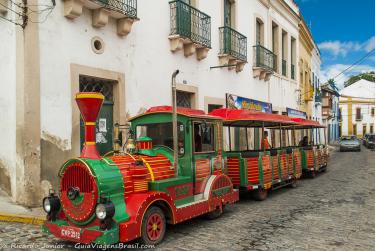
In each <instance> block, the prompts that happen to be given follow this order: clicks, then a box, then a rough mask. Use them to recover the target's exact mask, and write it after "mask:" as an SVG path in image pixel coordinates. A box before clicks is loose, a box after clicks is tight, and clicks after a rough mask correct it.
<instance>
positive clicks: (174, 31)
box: [169, 0, 211, 48]
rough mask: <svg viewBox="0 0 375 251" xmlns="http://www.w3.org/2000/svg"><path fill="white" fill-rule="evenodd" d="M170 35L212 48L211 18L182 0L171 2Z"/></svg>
mask: <svg viewBox="0 0 375 251" xmlns="http://www.w3.org/2000/svg"><path fill="white" fill-rule="evenodd" d="M169 5H170V22H171V31H170V35H179V36H181V37H183V38H188V39H190V40H191V41H192V42H194V43H197V44H200V45H203V46H204V47H207V48H211V17H210V16H209V15H207V14H205V13H203V12H201V11H199V10H198V9H196V8H194V7H192V6H191V5H189V4H187V3H184V2H182V1H181V0H176V1H171V2H169Z"/></svg>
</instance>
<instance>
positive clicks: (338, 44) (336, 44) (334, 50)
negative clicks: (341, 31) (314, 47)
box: [318, 36, 375, 57]
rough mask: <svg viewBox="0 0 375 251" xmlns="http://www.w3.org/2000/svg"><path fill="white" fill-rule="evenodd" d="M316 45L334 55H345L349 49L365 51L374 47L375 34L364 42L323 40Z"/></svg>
mask: <svg viewBox="0 0 375 251" xmlns="http://www.w3.org/2000/svg"><path fill="white" fill-rule="evenodd" d="M318 47H319V49H320V50H322V51H327V52H329V53H330V54H331V55H333V56H334V57H337V56H342V57H346V55H347V54H348V52H349V51H366V52H369V51H371V50H373V49H375V36H373V37H371V38H370V39H368V40H367V41H365V42H364V43H360V42H355V41H346V42H342V41H339V40H335V41H325V42H322V43H320V44H318Z"/></svg>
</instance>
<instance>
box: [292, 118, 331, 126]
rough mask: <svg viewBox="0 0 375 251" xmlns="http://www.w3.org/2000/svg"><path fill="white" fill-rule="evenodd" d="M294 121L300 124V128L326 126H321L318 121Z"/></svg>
mask: <svg viewBox="0 0 375 251" xmlns="http://www.w3.org/2000/svg"><path fill="white" fill-rule="evenodd" d="M292 120H293V121H295V122H296V123H298V125H299V126H302V127H320V128H323V127H325V126H324V125H321V124H320V123H319V122H318V121H315V120H309V119H302V118H292Z"/></svg>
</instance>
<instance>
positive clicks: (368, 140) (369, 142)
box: [364, 134, 375, 149]
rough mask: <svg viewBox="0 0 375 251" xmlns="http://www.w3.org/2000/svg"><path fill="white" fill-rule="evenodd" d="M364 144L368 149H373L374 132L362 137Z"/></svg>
mask: <svg viewBox="0 0 375 251" xmlns="http://www.w3.org/2000/svg"><path fill="white" fill-rule="evenodd" d="M364 145H365V146H366V147H367V148H368V149H375V134H368V135H366V138H365V139H364Z"/></svg>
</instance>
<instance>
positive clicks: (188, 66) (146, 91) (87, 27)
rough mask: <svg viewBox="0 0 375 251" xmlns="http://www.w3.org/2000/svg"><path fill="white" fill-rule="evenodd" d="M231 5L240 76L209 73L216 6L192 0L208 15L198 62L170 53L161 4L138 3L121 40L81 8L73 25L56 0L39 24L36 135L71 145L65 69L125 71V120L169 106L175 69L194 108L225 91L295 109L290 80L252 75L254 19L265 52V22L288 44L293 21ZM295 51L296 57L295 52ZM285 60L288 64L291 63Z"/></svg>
mask: <svg viewBox="0 0 375 251" xmlns="http://www.w3.org/2000/svg"><path fill="white" fill-rule="evenodd" d="M236 3H237V4H236V17H237V20H236V30H237V31H239V32H240V33H242V34H244V35H245V36H247V38H248V42H247V44H248V48H247V49H248V64H246V65H245V68H244V70H243V71H242V72H240V73H236V72H235V71H233V70H232V71H229V70H228V69H226V68H222V69H212V70H210V67H211V66H217V65H219V60H218V52H219V45H220V41H219V30H218V28H219V27H221V26H222V25H223V14H222V13H223V4H222V1H199V6H198V9H199V10H201V11H203V12H205V13H207V14H208V15H210V16H211V44H212V49H211V50H210V51H209V54H208V57H207V58H206V59H204V60H202V61H198V60H196V58H195V55H193V56H190V57H189V58H186V57H185V56H184V55H183V52H181V51H179V52H176V53H172V52H170V45H169V40H168V36H169V32H170V19H169V18H170V13H169V12H170V9H169V4H168V2H167V1H149V0H139V1H138V17H139V18H140V20H139V21H138V22H136V23H135V24H134V25H133V28H132V31H131V33H130V34H129V35H128V36H126V37H124V38H122V37H119V36H118V35H117V34H116V26H115V22H114V20H113V19H110V22H109V24H108V25H107V26H105V27H103V28H100V29H97V28H93V27H92V25H91V19H92V12H91V11H89V10H87V9H84V13H83V14H82V15H81V16H80V17H78V18H76V19H74V20H69V19H67V18H65V17H64V16H63V15H62V13H63V2H59V1H58V2H57V5H56V8H55V9H54V11H53V13H52V14H51V15H50V17H49V18H48V19H47V20H46V22H44V23H41V24H40V50H41V51H40V55H41V57H40V62H41V120H42V124H41V127H42V132H44V133H48V134H51V135H55V136H57V137H58V138H60V139H61V140H62V141H66V142H67V144H66V148H70V136H71V133H72V131H71V130H72V128H71V123H72V114H71V112H72V107H71V100H72V98H73V97H71V84H70V82H71V79H70V64H80V65H85V66H90V67H96V68H101V69H106V70H111V71H117V72H120V73H124V74H125V95H126V110H127V113H128V114H129V115H130V116H133V115H136V114H137V113H138V112H139V110H140V108H148V107H151V106H155V105H165V104H167V105H168V104H170V77H171V73H172V72H173V71H174V70H175V69H177V68H178V69H180V71H181V73H180V75H179V76H178V82H179V83H182V82H184V81H186V83H187V84H188V85H193V86H197V87H198V90H199V91H198V107H199V108H200V109H204V108H205V107H204V97H205V96H210V97H216V98H225V93H233V94H237V95H241V96H244V97H248V98H253V99H258V100H261V101H266V102H271V103H272V104H273V106H274V107H275V108H276V109H280V110H281V108H284V109H285V107H291V108H297V98H296V97H295V96H296V92H295V90H296V89H297V81H291V80H290V79H289V77H288V78H285V77H281V76H280V74H275V76H273V77H272V78H271V80H270V81H269V82H265V81H264V80H259V79H254V78H253V76H252V74H253V72H252V60H253V47H252V46H253V45H254V44H255V14H257V15H260V16H261V17H262V18H263V19H264V20H265V24H264V27H265V43H266V44H265V45H266V47H268V48H270V47H271V46H270V44H271V37H270V28H271V23H270V20H272V19H273V20H276V21H277V22H278V23H279V25H280V28H283V29H284V30H286V31H287V32H288V36H289V37H288V45H289V46H290V41H289V40H290V36H291V35H292V36H293V37H294V38H296V39H298V26H297V24H296V23H292V21H291V20H287V19H286V18H285V17H284V16H282V15H280V14H279V13H277V12H276V11H275V10H273V9H272V7H271V9H270V10H269V9H267V8H266V7H265V6H264V5H263V4H261V3H260V2H259V1H243V0H242V1H236ZM156 10H157V11H156ZM284 15H285V14H284ZM95 36H98V37H100V38H102V39H103V41H104V43H105V49H104V53H103V54H95V53H94V52H93V51H92V49H91V44H90V43H91V39H92V38H93V37H95ZM280 36H281V31H280ZM297 43H298V41H297ZM280 47H281V46H280ZM289 52H290V48H289ZM296 52H297V58H298V50H296ZM288 54H290V53H288ZM289 57H290V56H289ZM288 61H289V63H288V64H290V59H289V60H288ZM296 62H298V60H296ZM288 71H289V72H290V66H289V67H288ZM296 72H298V70H297V69H296ZM288 74H290V73H288ZM297 75H298V74H297ZM155 90H157V92H155Z"/></svg>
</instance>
